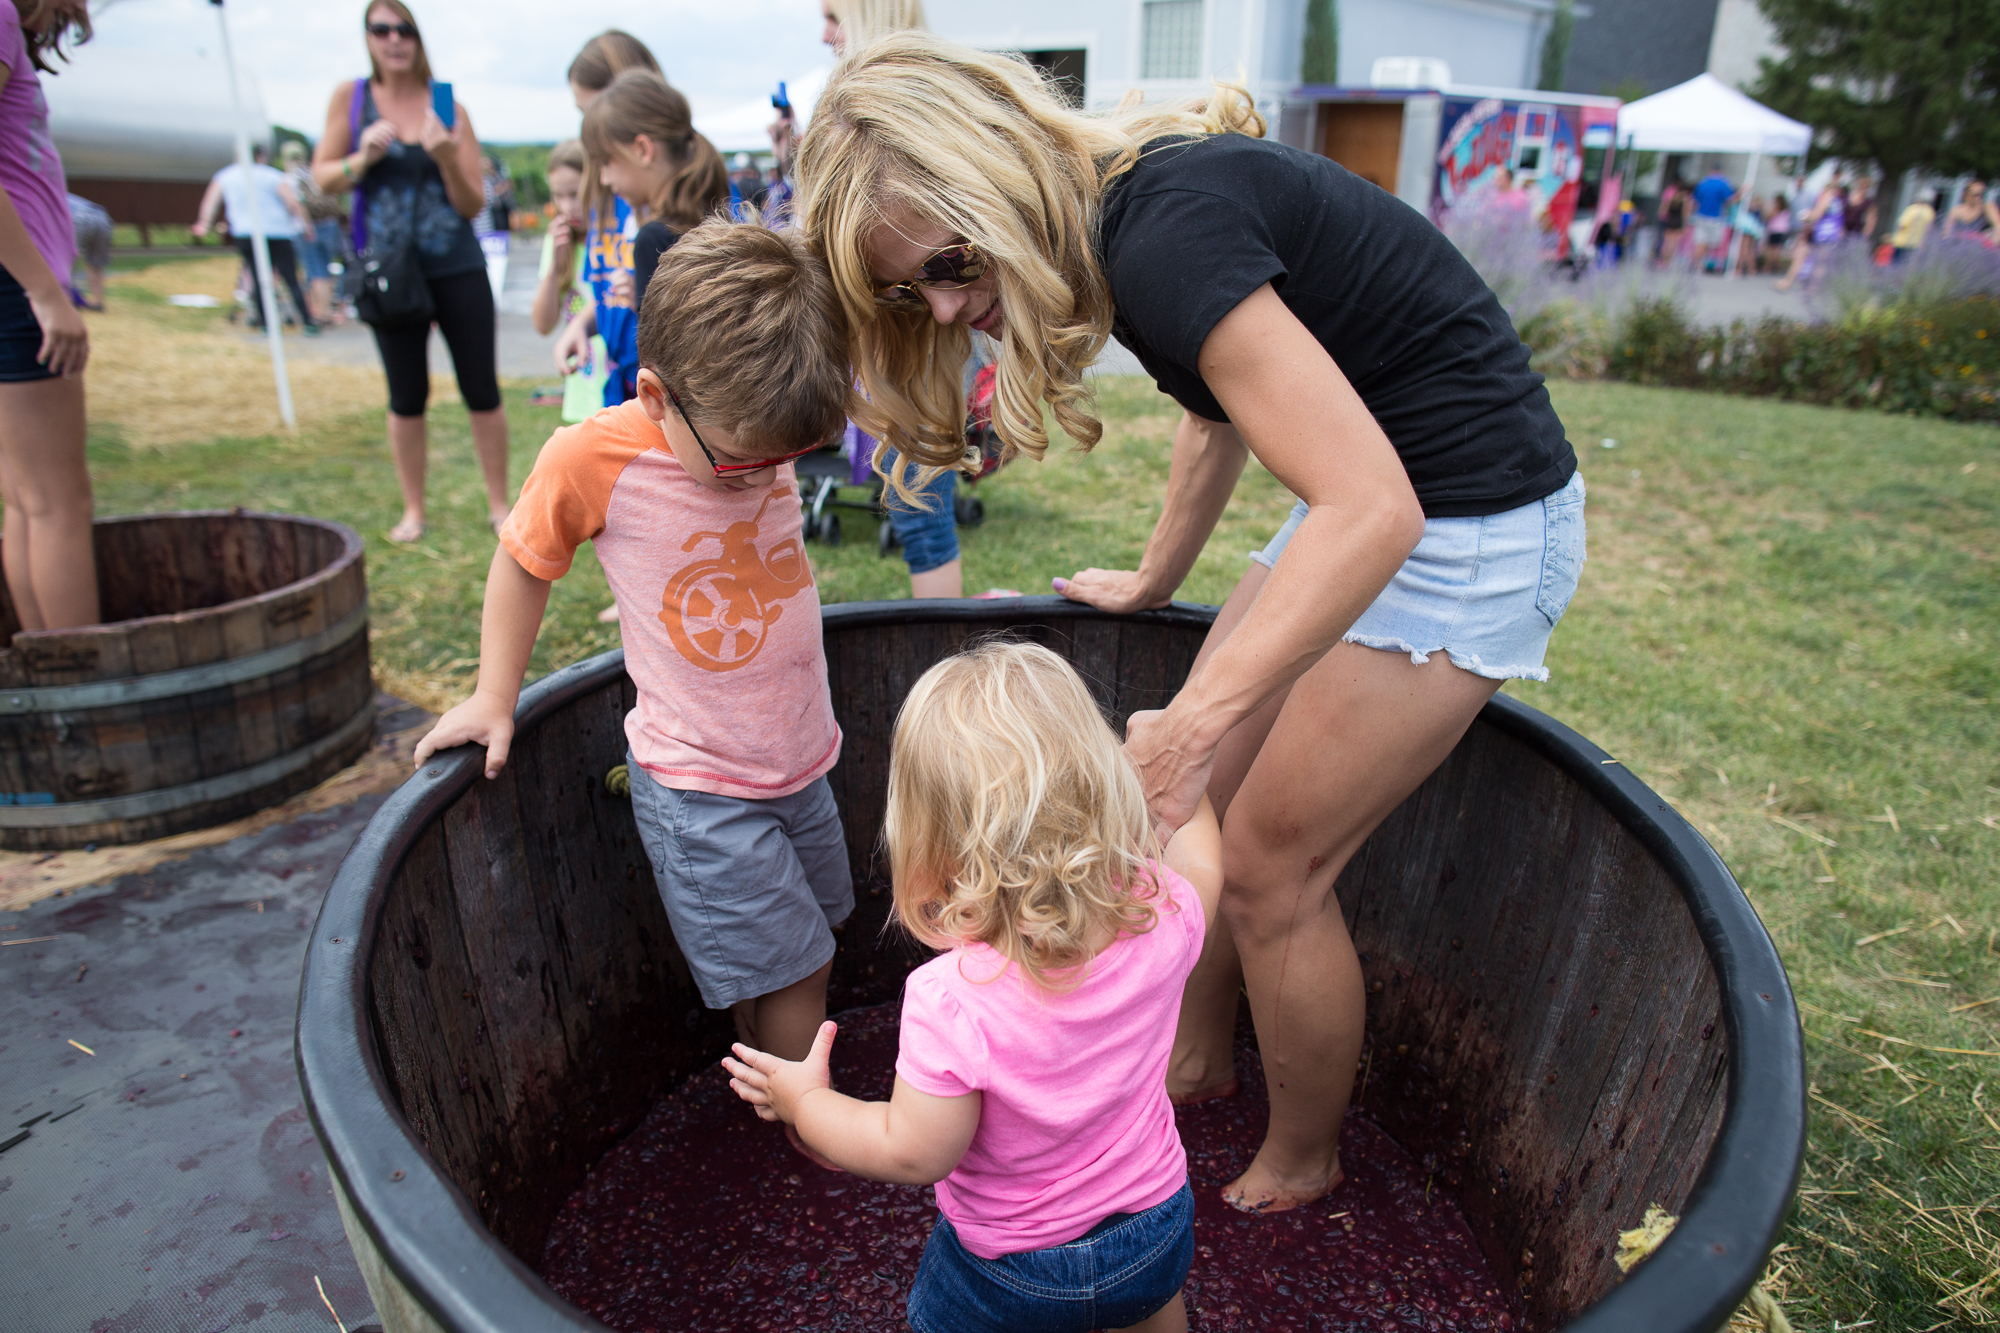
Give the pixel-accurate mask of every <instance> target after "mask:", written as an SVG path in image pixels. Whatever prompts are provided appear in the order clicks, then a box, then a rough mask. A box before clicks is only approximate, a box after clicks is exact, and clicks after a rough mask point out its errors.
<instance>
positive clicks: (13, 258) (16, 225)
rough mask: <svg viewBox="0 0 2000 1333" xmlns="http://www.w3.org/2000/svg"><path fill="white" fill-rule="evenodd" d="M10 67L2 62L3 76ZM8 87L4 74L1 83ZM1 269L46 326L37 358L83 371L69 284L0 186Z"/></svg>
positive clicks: (85, 345) (82, 332)
mask: <svg viewBox="0 0 2000 1333" xmlns="http://www.w3.org/2000/svg"><path fill="white" fill-rule="evenodd" d="M6 72H7V67H6V66H5V65H0V75H5V73H6ZM5 86H6V80H5V78H4V77H0V87H5ZM0 268H4V269H6V270H7V272H8V273H10V274H12V275H13V278H14V281H16V282H18V283H20V284H21V290H22V291H24V292H26V293H27V294H28V308H29V309H30V310H32V311H34V313H35V322H36V323H37V324H40V325H41V326H42V345H41V348H40V349H39V350H38V351H37V352H36V353H35V359H36V360H37V361H39V362H41V363H42V364H43V365H44V366H47V367H48V368H49V369H50V370H52V371H54V372H55V373H56V374H58V375H81V374H82V373H83V368H84V366H85V365H86V364H88V363H89V361H90V330H89V329H87V328H86V327H84V323H83V316H82V315H81V314H79V313H77V309H76V305H75V304H74V303H73V302H72V301H71V300H70V299H69V289H68V287H66V286H65V285H64V284H63V281H62V279H60V278H58V277H57V276H56V272H55V270H54V269H52V268H50V267H49V261H48V260H46V259H44V258H42V252H41V251H40V250H38V249H36V248H35V238H34V237H32V236H30V235H28V224H27V223H25V222H23V221H21V213H20V210H18V209H16V208H15V207H14V199H13V196H12V195H10V194H8V193H7V191H6V190H5V189H4V188H0Z"/></svg>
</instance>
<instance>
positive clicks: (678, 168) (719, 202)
mask: <svg viewBox="0 0 2000 1333" xmlns="http://www.w3.org/2000/svg"><path fill="white" fill-rule="evenodd" d="M642 134H643V135H645V136H646V137H647V138H648V139H651V140H652V141H653V144H654V146H655V147H657V148H658V149H659V150H660V151H661V152H663V153H666V154H668V156H669V160H670V161H672V162H674V163H675V170H674V174H673V176H672V177H671V178H670V179H669V180H668V181H667V183H666V184H665V185H663V186H662V187H661V188H660V192H659V193H658V194H657V195H655V196H654V197H653V198H651V199H644V200H630V201H628V202H630V203H631V204H632V205H633V209H634V211H635V212H636V213H638V215H639V220H640V221H641V222H644V221H646V220H647V219H648V218H649V217H659V218H663V219H665V220H666V221H667V222H668V223H669V224H670V225H671V226H672V227H673V228H674V230H676V231H686V230H688V229H689V228H691V227H696V226H699V225H700V224H701V221H702V219H703V218H706V217H709V216H711V215H713V214H714V213H716V212H718V211H720V210H722V209H725V208H727V207H728V206H729V169H728V168H727V167H725V166H723V164H722V154H720V153H718V152H717V151H716V150H715V145H714V144H712V143H710V142H709V141H708V139H707V137H706V136H704V135H701V134H699V133H697V132H696V131H695V128H694V115H693V113H692V112H691V111H690V110H689V108H688V100H687V98H686V97H685V96H683V95H682V93H681V91H680V89H678V88H675V87H674V86H673V85H672V84H670V83H668V82H667V81H666V80H665V79H663V78H661V77H660V76H659V75H658V74H656V73H654V72H653V71H652V70H649V69H628V70H626V71H625V72H624V73H622V74H620V75H619V76H618V77H617V78H615V79H613V80H612V81H611V85H610V87H608V88H606V89H605V90H604V91H603V92H601V93H599V94H598V95H597V100H596V101H594V102H592V103H591V104H590V109H589V110H587V111H585V112H584V113H583V135H582V138H583V149H584V152H585V153H587V154H589V156H590V160H591V163H592V165H593V166H596V165H600V164H602V163H604V162H607V161H609V160H610V159H611V154H612V153H613V152H614V151H615V150H616V149H618V148H622V147H623V146H624V145H626V144H629V143H631V142H632V141H633V140H635V139H637V138H638V137H639V136H640V135H642Z"/></svg>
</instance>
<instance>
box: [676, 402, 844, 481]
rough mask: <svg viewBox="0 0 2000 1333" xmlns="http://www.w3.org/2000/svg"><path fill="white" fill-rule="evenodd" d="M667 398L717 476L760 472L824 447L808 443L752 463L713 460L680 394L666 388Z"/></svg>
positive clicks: (735, 475)
mask: <svg viewBox="0 0 2000 1333" xmlns="http://www.w3.org/2000/svg"><path fill="white" fill-rule="evenodd" d="M667 398H668V400H669V401H670V402H672V403H673V405H674V410H675V411H676V412H679V413H680V414H681V420H682V421H684V422H686V423H687V428H688V434H690V435H692V436H694V443H695V448H697V449H699V450H701V456H702V457H703V458H706V459H707V460H708V470H709V471H710V472H713V473H714V474H715V475H716V476H718V477H740V476H743V475H744V474H745V473H749V472H762V471H763V470H764V469H765V468H767V467H776V466H778V464H780V463H789V462H791V461H792V460H793V459H794V458H804V457H805V456H806V455H807V454H809V453H812V452H814V451H815V450H818V449H821V448H824V447H825V446H824V445H823V444H809V445H807V446H806V447H805V448H803V449H794V450H793V451H792V452H791V453H788V454H780V455H778V456H777V457H776V458H760V459H758V460H757V461H756V462H754V463H718V462H716V461H715V455H714V454H712V453H710V452H709V448H708V445H706V444H705V443H703V442H702V438H701V432H700V431H698V430H696V429H695V428H694V418H693V417H690V416H689V415H688V413H687V409H686V408H685V407H683V406H681V396H680V395H679V394H677V393H675V392H674V391H673V390H672V389H668V390H667Z"/></svg>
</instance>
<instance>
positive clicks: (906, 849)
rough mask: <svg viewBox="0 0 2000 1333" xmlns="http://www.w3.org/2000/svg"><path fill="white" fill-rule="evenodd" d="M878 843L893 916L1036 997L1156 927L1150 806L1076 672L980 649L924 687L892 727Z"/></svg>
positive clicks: (1052, 661) (1021, 653)
mask: <svg viewBox="0 0 2000 1333" xmlns="http://www.w3.org/2000/svg"><path fill="white" fill-rule="evenodd" d="M882 836H883V841H884V842H885V843H886V844H887V847H888V851H889V865H890V870H891V873H892V874H893V876H894V880H895V889H894V893H895V904H896V915H897V918H898V919H899V920H900V921H901V922H902V923H903V925H904V926H905V927H906V928H907V929H908V930H909V931H910V933H911V934H912V935H915V936H916V937H917V938H918V939H919V940H922V941H923V942H924V943H926V944H928V945H931V946H932V947H933V948H941V949H943V948H951V947H953V946H954V945H959V944H968V943H973V942H978V943H981V944H986V945H990V946H991V947H992V948H994V949H995V950H997V951H998V952H999V953H1000V954H1001V955H1002V956H1004V957H1005V958H1007V959H1008V960H1009V961H1011V962H1013V963H1015V964H1017V965H1018V966H1019V967H1020V969H1021V970H1022V972H1023V973H1025V974H1026V975H1027V976H1029V977H1031V978H1033V979H1034V980H1035V981H1036V982H1038V983H1040V984H1041V985H1043V986H1045V987H1050V988H1061V987H1063V986H1066V985H1074V984H1075V983H1076V982H1077V981H1079V980H1081V976H1082V974H1081V972H1080V971H1079V970H1078V969H1079V968H1080V966H1081V965H1082V964H1084V963H1087V962H1089V961H1090V959H1091V957H1092V955H1093V953H1095V952H1096V950H1097V949H1101V948H1102V947H1103V946H1104V944H1105V943H1106V942H1108V941H1107V936H1110V937H1115V936H1116V935H1119V934H1127V935H1132V934H1142V933H1144V932H1145V931H1148V930H1151V929H1152V928H1153V925H1154V924H1155V922H1156V920H1157V915H1156V911H1155V907H1154V898H1155V896H1156V894H1157V893H1158V889H1157V888H1156V886H1155V882H1154V878H1153V876H1152V874H1151V873H1150V870H1149V867H1148V866H1147V861H1148V859H1149V858H1153V857H1157V856H1158V854H1159V853H1158V848H1157V847H1156V845H1155V841H1154V835H1153V830H1152V822H1151V819H1150V817H1149V816H1148V815H1147V813H1146V795H1145V792H1144V790H1143V789H1142V788H1141V787H1140V785H1139V775H1138V773H1137V771H1136V770H1134V769H1133V767H1132V764H1131V762H1130V761H1129V760H1127V759H1126V758H1125V752H1124V751H1123V749H1121V748H1120V746H1119V744H1118V738H1117V737H1116V736H1115V735H1113V734H1112V731H1111V728H1110V727H1109V726H1107V725H1106V724H1105V721H1104V717H1103V715H1102V714H1101V713H1099V712H1098V710H1097V704H1096V702H1095V701H1094V700H1093V699H1092V698H1091V696H1090V691H1089V690H1088V689H1086V688H1085V687H1084V683H1083V681H1082V679H1081V678H1079V677H1078V676H1077V674H1076V672H1075V670H1074V669H1072V668H1071V666H1070V665H1069V663H1067V662H1065V661H1063V659H1062V658H1060V657H1058V656H1056V655H1055V654H1054V653H1052V652H1050V651H1049V650H1048V649H1046V648H1043V647H1040V646H1038V645H1035V644H1027V643H1008V642H989V643H985V644H982V645H980V646H978V647H975V648H973V649H971V650H970V651H967V652H964V653H961V654H959V655H958V656H956V657H950V658H946V659H945V660H944V661H942V662H940V663H938V664H937V665H936V666H934V667H932V668H931V669H930V670H929V671H926V672H925V673H924V674H923V676H922V677H921V678H919V679H918V681H917V684H916V687H915V688H914V689H912V690H911V691H910V697H909V698H908V699H906V700H904V702H903V709H902V712H901V713H900V714H898V715H897V718H896V731H895V737H894V740H893V742H892V744H891V747H890V754H889V802H888V812H887V816H886V818H885V819H884V821H883V829H882Z"/></svg>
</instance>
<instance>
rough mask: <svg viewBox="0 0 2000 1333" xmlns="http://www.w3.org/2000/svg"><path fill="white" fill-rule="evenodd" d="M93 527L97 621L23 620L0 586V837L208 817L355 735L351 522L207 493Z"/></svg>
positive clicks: (275, 796)
mask: <svg viewBox="0 0 2000 1333" xmlns="http://www.w3.org/2000/svg"><path fill="white" fill-rule="evenodd" d="M94 535H95V539H96V543H95V544H96V551H97V580H98V587H99V589H100V596H101V598H102V601H103V614H104V617H105V623H104V624H101V625H92V626H89V627H87V628H84V629H70V630H48V631H37V632H26V631H23V630H22V629H21V625H20V618H19V617H18V616H17V615H16V614H15V611H14V604H13V600H12V598H10V597H8V596H7V593H6V590H5V588H4V586H0V641H4V642H7V643H8V644H9V646H8V649H7V651H5V652H0V846H4V847H10V848H15V849H21V850H34V849H38V848H50V849H56V848H65V847H81V846H84V845H86V844H88V843H93V842H140V841H143V840H145V839H147V838H158V837H164V836H166V835H168V834H172V833H183V832H186V831H187V830H189V829H197V828H204V827H207V826H209V825H211V824H219V823H222V822H223V821H225V820H230V819H235V818H238V817H240V816H242V815H246V814H249V813H250V812H252V811H254V810H258V809H261V808H263V807H264V806H267V805H273V804H276V803H277V802H279V801H282V800H284V799H285V798H286V797H287V796H291V795H293V794H294V793H296V792H300V791H304V790H305V789H306V788H308V787H311V786H313V785H314V784H315V783H318V782H320V781H322V780H324V779H325V778H327V777H329V776H331V775H332V774H334V773H336V772H338V771H339V770H340V769H341V768H343V767H345V766H346V765H347V764H349V763H351V762H352V761H353V760H354V758H355V757H356V756H357V755H359V754H360V753H361V752H362V751H364V750H365V749H367V747H368V743H369V739H370V735H371V726H372V723H373V720H374V707H373V705H374V688H373V685H372V684H371V681H370V677H369V671H368V587H367V581H366V578H365V576H364V573H363V570H362V560H361V538H360V537H358V536H357V535H356V534H355V533H354V531H353V530H352V529H350V528H345V527H342V526H341V525H340V524H338V523H327V522H323V521H321V520H319V519H312V518H293V517H289V516H286V515H282V514H253V513H245V512H244V511H242V510H214V511H204V512H195V513H180V514H149V515H144V516H140V517H135V518H111V519H100V520H98V522H97V524H96V528H95V534H94Z"/></svg>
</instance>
